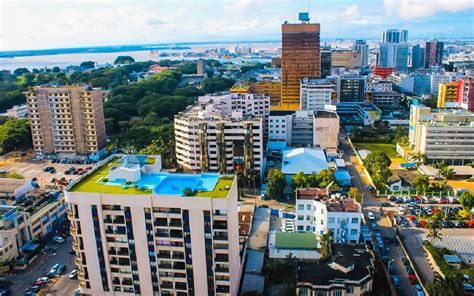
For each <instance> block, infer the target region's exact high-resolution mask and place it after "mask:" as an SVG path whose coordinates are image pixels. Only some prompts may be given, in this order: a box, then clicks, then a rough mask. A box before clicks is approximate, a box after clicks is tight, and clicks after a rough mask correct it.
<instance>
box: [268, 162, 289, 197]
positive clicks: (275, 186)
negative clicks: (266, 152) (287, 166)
mask: <svg viewBox="0 0 474 296" xmlns="http://www.w3.org/2000/svg"><path fill="white" fill-rule="evenodd" d="M283 189H285V176H284V175H283V173H282V172H281V171H280V170H278V169H272V170H270V172H268V177H267V189H266V190H265V191H266V192H267V194H268V196H270V198H272V199H278V198H280V197H281V196H282V194H283Z"/></svg>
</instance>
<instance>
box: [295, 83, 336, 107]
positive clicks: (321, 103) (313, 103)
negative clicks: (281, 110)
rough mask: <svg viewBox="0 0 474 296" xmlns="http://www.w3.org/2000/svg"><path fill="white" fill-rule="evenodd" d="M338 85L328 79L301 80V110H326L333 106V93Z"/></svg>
mask: <svg viewBox="0 0 474 296" xmlns="http://www.w3.org/2000/svg"><path fill="white" fill-rule="evenodd" d="M335 88H336V85H335V84H334V83H332V81H330V80H328V79H309V78H303V79H301V90H300V92H301V94H300V109H301V110H313V111H318V110H325V109H327V108H326V106H328V105H332V93H333V92H334V91H335Z"/></svg>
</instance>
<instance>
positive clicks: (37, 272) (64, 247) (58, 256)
mask: <svg viewBox="0 0 474 296" xmlns="http://www.w3.org/2000/svg"><path fill="white" fill-rule="evenodd" d="M71 242H72V239H71V237H67V239H66V241H65V242H64V243H56V242H51V243H49V244H48V246H47V247H48V249H49V250H48V251H45V252H43V253H42V254H40V255H39V256H38V258H36V259H35V260H34V261H33V262H32V263H31V264H30V266H28V268H27V269H26V270H24V271H17V272H14V273H10V274H7V275H4V277H5V278H6V279H7V280H8V281H10V282H11V283H12V284H11V286H10V289H11V294H10V295H13V296H19V295H23V294H24V293H25V292H26V291H27V289H30V288H31V286H32V283H33V282H35V281H37V280H38V279H39V278H41V277H43V276H44V275H45V274H46V273H47V272H49V271H50V270H51V268H52V267H53V266H54V265H55V264H58V263H59V264H63V265H64V266H65V268H64V271H63V272H62V274H61V275H58V276H56V277H53V278H52V279H50V280H49V282H48V284H47V285H45V287H44V288H43V289H42V290H41V292H43V295H73V293H74V291H75V289H76V288H77V286H78V284H77V280H76V279H69V277H68V274H69V273H70V272H71V271H72V270H74V269H75V268H76V267H75V264H74V255H73V254H70V253H69V252H70V251H71Z"/></svg>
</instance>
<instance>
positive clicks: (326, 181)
mask: <svg viewBox="0 0 474 296" xmlns="http://www.w3.org/2000/svg"><path fill="white" fill-rule="evenodd" d="M317 182H318V186H319V187H321V188H326V187H328V186H330V187H329V190H331V191H334V190H337V189H338V188H339V185H338V183H337V180H336V178H335V177H334V172H333V171H332V170H328V169H324V170H321V171H320V172H319V173H318V175H317Z"/></svg>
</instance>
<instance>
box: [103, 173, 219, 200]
mask: <svg viewBox="0 0 474 296" xmlns="http://www.w3.org/2000/svg"><path fill="white" fill-rule="evenodd" d="M218 180H219V175H217V174H200V175H187V174H170V173H150V174H143V175H142V176H141V178H140V180H139V181H137V182H134V183H132V184H131V185H129V186H135V185H138V186H139V187H140V188H146V189H151V190H152V192H153V193H154V194H172V195H183V191H184V189H185V188H190V189H191V190H192V191H194V192H200V191H202V192H206V191H213V190H214V188H215V187H216V184H217V182H218ZM100 181H101V180H98V181H97V182H100ZM102 184H104V183H102ZM105 185H107V186H121V187H123V186H127V185H126V182H125V180H120V181H119V180H116V181H108V182H106V183H105Z"/></svg>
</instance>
